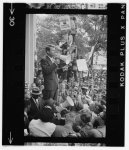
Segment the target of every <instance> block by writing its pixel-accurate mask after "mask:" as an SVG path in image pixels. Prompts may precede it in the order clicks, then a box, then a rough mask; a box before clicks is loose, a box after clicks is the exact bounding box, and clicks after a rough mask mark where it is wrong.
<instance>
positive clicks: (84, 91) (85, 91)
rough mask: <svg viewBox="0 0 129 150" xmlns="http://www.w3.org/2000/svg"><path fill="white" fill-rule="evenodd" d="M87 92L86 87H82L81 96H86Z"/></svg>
mask: <svg viewBox="0 0 129 150" xmlns="http://www.w3.org/2000/svg"><path fill="white" fill-rule="evenodd" d="M87 91H88V87H86V86H83V87H82V94H83V95H86V94H87Z"/></svg>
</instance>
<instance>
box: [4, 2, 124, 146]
mask: <svg viewBox="0 0 129 150" xmlns="http://www.w3.org/2000/svg"><path fill="white" fill-rule="evenodd" d="M3 6H4V16H3V17H4V20H3V24H4V25H5V26H4V34H3V37H4V39H3V43H4V44H3V49H4V51H6V52H7V53H6V54H5V52H4V54H3V56H4V65H5V67H6V68H7V70H5V69H4V70H3V71H4V74H8V73H10V72H12V73H10V76H9V75H7V76H6V78H5V76H4V81H5V80H6V81H5V82H4V85H3V87H4V89H5V90H4V91H3V99H4V100H3V133H2V134H3V139H2V142H3V145H27V146H28V145H31V146H33V145H40V146H124V103H125V102H124V101H125V99H124V98H125V96H124V90H125V89H124V88H125V87H124V86H125V79H124V73H125V28H126V26H125V20H126V4H125V3H123V4H120V3H118V4H115V3H114V4H110V3H109V4H108V3H105V4H104V3H103V4H98V3H71V4H69V3H68V4H67V3H48V4H47V3H4V4H3ZM114 9H115V10H116V12H115V13H113V12H114V11H113V10H114ZM7 10H8V11H7ZM114 18H116V22H115V20H114ZM118 42H119V43H120V44H118V45H116V44H117V43H118ZM15 56H16V58H15ZM114 71H115V72H114ZM8 80H11V82H9V84H8V85H7V81H8ZM8 90H9V92H8ZM15 90H16V91H15ZM10 97H11V98H12V100H11V99H10ZM9 99H10V100H9ZM13 99H14V100H13ZM10 101H12V103H11V102H10ZM8 107H9V110H10V111H7V109H8ZM10 107H11V108H12V109H10ZM120 112H121V114H120ZM11 118H12V121H11V120H10V119H11ZM15 122H16V123H15ZM117 124H119V125H118V126H117ZM15 125H16V126H15ZM116 126H117V128H116ZM119 127H121V131H120V132H118V130H119V129H118V128H119ZM18 133H19V135H20V138H19V137H18ZM118 135H121V137H120V139H119V140H118V141H121V142H118V141H117V142H116V141H115V139H114V137H117V136H118ZM20 139H21V140H20Z"/></svg>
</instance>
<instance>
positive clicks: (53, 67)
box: [41, 45, 59, 100]
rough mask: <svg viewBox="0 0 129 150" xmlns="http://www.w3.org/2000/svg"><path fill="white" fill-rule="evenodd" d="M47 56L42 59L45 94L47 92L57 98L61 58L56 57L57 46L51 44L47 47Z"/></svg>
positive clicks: (51, 96)
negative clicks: (58, 67) (58, 69)
mask: <svg viewBox="0 0 129 150" xmlns="http://www.w3.org/2000/svg"><path fill="white" fill-rule="evenodd" d="M45 50H46V54H47V55H46V56H45V57H44V58H43V59H42V60H41V67H42V73H43V77H44V90H43V95H45V93H46V92H47V93H48V94H49V95H50V98H52V99H54V100H57V91H58V77H57V66H58V64H59V60H57V59H54V57H55V47H54V46H52V45H49V46H47V47H46V49H45Z"/></svg>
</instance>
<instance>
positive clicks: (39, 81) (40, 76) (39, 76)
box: [35, 70, 44, 88]
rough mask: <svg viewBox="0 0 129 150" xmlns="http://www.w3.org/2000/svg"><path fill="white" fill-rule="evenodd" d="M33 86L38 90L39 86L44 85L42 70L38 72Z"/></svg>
mask: <svg viewBox="0 0 129 150" xmlns="http://www.w3.org/2000/svg"><path fill="white" fill-rule="evenodd" d="M35 84H36V86H37V87H39V88H41V86H42V85H43V84H44V81H43V74H42V70H38V72H37V76H36V80H35Z"/></svg>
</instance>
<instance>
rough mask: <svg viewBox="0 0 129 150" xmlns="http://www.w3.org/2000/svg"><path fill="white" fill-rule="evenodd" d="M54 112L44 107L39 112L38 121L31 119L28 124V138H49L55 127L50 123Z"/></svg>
mask: <svg viewBox="0 0 129 150" xmlns="http://www.w3.org/2000/svg"><path fill="white" fill-rule="evenodd" d="M53 117H54V112H53V110H52V109H51V107H48V106H45V107H43V108H42V109H41V110H40V111H39V119H33V120H31V122H30V123H29V132H30V136H34V137H51V136H52V134H53V132H54V131H55V128H56V125H55V124H54V123H52V119H53Z"/></svg>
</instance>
